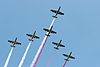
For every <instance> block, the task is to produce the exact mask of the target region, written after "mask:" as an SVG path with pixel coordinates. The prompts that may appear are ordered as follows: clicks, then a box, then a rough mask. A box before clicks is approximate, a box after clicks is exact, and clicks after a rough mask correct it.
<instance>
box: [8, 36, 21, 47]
mask: <svg viewBox="0 0 100 67" xmlns="http://www.w3.org/2000/svg"><path fill="white" fill-rule="evenodd" d="M8 42H9V43H12V45H11V47H15V45H16V44H18V45H21V43H20V42H17V37H16V38H15V40H14V41H12V40H8Z"/></svg>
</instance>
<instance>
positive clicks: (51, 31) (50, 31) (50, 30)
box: [43, 26, 57, 36]
mask: <svg viewBox="0 0 100 67" xmlns="http://www.w3.org/2000/svg"><path fill="white" fill-rule="evenodd" d="M52 29H53V26H52V27H51V28H50V29H46V28H43V30H45V31H47V33H46V34H45V35H46V36H50V33H54V34H56V33H57V32H55V31H53V30H52Z"/></svg>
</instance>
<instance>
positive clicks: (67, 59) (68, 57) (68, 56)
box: [63, 52, 75, 61]
mask: <svg viewBox="0 0 100 67" xmlns="http://www.w3.org/2000/svg"><path fill="white" fill-rule="evenodd" d="M71 54H72V52H70V53H69V55H67V54H63V55H64V56H65V57H67V58H66V59H65V60H66V61H69V59H70V58H71V59H75V57H73V56H71Z"/></svg>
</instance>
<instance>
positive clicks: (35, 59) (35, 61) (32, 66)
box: [31, 18, 55, 67]
mask: <svg viewBox="0 0 100 67" xmlns="http://www.w3.org/2000/svg"><path fill="white" fill-rule="evenodd" d="M54 21H55V18H54V19H53V21H52V23H51V25H50V27H49V29H50V28H51V27H52V26H53V24H54ZM47 34H48V32H47ZM47 38H48V36H46V35H45V37H44V39H43V41H42V43H41V45H40V47H39V49H38V51H37V54H36V55H35V58H34V60H33V62H32V64H31V67H35V66H36V63H37V61H38V59H39V57H40V54H41V53H42V50H43V48H44V46H45V43H46V41H47Z"/></svg>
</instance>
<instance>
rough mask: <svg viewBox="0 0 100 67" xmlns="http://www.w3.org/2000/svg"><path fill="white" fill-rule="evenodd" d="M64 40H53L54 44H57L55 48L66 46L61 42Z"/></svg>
mask: <svg viewBox="0 0 100 67" xmlns="http://www.w3.org/2000/svg"><path fill="white" fill-rule="evenodd" d="M61 42H62V40H60V41H59V43H56V42H52V44H54V45H56V47H54V48H55V49H59V47H65V46H64V45H62V44H61Z"/></svg>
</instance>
